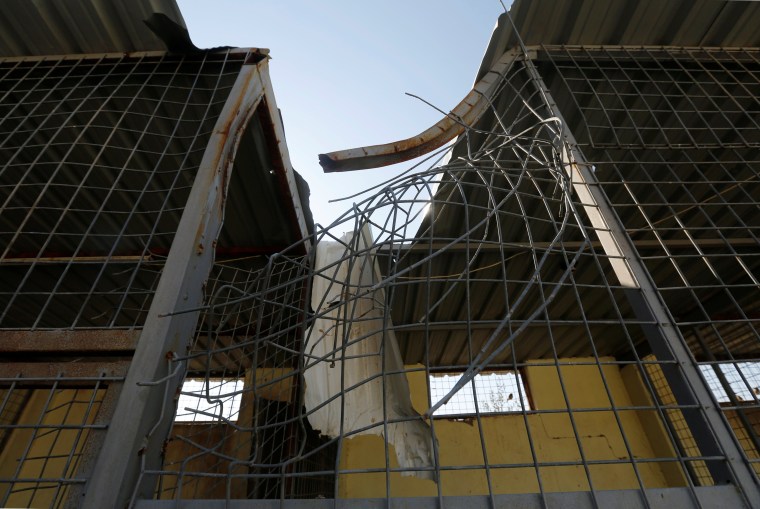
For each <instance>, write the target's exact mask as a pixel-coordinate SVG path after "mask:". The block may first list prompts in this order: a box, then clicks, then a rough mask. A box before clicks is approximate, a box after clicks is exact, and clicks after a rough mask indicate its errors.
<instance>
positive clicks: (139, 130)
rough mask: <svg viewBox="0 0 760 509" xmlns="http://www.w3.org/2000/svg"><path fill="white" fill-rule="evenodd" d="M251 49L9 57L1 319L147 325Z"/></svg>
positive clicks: (0, 213) (3, 114) (26, 325)
mask: <svg viewBox="0 0 760 509" xmlns="http://www.w3.org/2000/svg"><path fill="white" fill-rule="evenodd" d="M243 58H244V55H237V56H234V55H233V56H230V55H228V54H227V53H226V52H225V53H221V54H217V55H214V54H207V55H205V56H203V55H201V56H181V55H178V56H169V55H143V56H137V57H131V56H102V57H90V58H87V57H78V58H48V59H31V58H30V59H6V60H4V61H3V62H1V63H0V119H1V120H0V138H1V139H2V141H0V158H1V160H2V163H1V166H0V271H1V273H2V276H0V285H1V286H0V327H3V328H22V329H30V328H31V329H45V328H48V329H55V328H93V327H99V328H109V327H110V328H112V327H139V326H141V325H142V323H143V321H144V320H145V315H146V313H147V310H148V307H149V305H150V302H151V299H152V295H153V292H154V291H155V287H156V285H157V284H158V280H159V277H160V274H161V269H162V265H163V260H164V259H165V257H166V255H167V253H168V250H169V248H170V247H171V243H172V239H173V237H174V233H175V232H176V230H177V225H178V222H179V218H180V215H181V214H182V211H183V208H184V204H185V202H186V201H187V197H188V194H189V192H190V188H191V186H192V183H193V179H194V177H195V173H196V171H197V169H198V165H199V164H200V160H201V157H202V156H203V153H204V151H205V149H206V144H207V141H208V137H209V135H210V133H211V131H212V129H213V127H214V124H215V122H216V119H217V117H218V116H219V113H220V111H221V108H222V106H223V104H224V101H225V99H226V97H227V95H228V94H229V91H230V89H231V87H232V84H233V83H234V80H235V78H236V76H237V73H238V71H239V69H240V66H241V65H242V60H243Z"/></svg>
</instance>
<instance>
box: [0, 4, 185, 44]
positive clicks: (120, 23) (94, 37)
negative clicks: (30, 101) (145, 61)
mask: <svg viewBox="0 0 760 509" xmlns="http://www.w3.org/2000/svg"><path fill="white" fill-rule="evenodd" d="M153 13H163V14H165V15H166V16H168V17H169V18H170V19H171V20H173V21H175V22H176V23H178V24H179V25H181V26H183V27H184V26H185V22H184V20H183V19H182V14H181V13H180V10H179V7H178V6H177V3H176V2H175V0H130V1H128V2H124V1H120V0H69V1H65V2H61V1H55V0H3V1H2V2H0V56H27V55H66V54H81V53H112V52H129V51H154V50H156V51H165V50H166V45H165V44H164V43H163V41H162V40H161V39H160V38H158V37H156V35H155V34H153V32H152V31H151V30H150V29H149V28H148V27H147V25H146V24H145V22H144V20H145V19H147V18H148V17H149V16H150V15H151V14H153Z"/></svg>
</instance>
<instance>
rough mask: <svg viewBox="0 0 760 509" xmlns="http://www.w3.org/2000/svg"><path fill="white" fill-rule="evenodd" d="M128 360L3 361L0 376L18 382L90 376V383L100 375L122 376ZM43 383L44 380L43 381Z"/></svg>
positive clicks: (61, 380)
mask: <svg viewBox="0 0 760 509" xmlns="http://www.w3.org/2000/svg"><path fill="white" fill-rule="evenodd" d="M128 368H129V361H128V360H124V361H110V362H109V361H107V362H104V361H103V360H92V361H79V362H3V363H0V378H3V379H11V378H14V379H15V378H18V379H19V382H29V380H25V379H28V378H31V379H35V380H37V381H39V380H38V379H46V380H49V382H47V383H50V382H55V381H58V383H63V382H66V383H71V382H73V381H67V380H66V379H67V378H73V379H79V378H91V379H93V380H91V381H90V382H89V383H92V381H94V380H95V379H97V378H102V377H106V378H109V377H123V376H125V375H126V374H127V369H128ZM43 383H44V382H43Z"/></svg>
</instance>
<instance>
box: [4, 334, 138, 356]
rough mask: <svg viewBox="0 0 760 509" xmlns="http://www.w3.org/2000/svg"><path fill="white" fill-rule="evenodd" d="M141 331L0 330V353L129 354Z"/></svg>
mask: <svg viewBox="0 0 760 509" xmlns="http://www.w3.org/2000/svg"><path fill="white" fill-rule="evenodd" d="M139 337H140V330H138V329H134V330H125V329H109V330H102V329H98V330H94V329H87V330H41V331H29V330H0V353H10V352H16V353H21V352H26V353H32V352H132V351H134V349H135V346H136V345H137V340H138V338H139Z"/></svg>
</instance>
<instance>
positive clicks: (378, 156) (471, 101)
mask: <svg viewBox="0 0 760 509" xmlns="http://www.w3.org/2000/svg"><path fill="white" fill-rule="evenodd" d="M521 55H522V53H521V52H520V51H519V50H517V49H512V50H509V51H507V52H505V53H504V54H503V55H502V56H501V58H499V60H498V61H497V62H496V64H494V66H493V67H492V68H491V70H490V71H488V72H487V73H486V75H485V76H483V78H481V80H480V81H478V82H477V83H476V84H475V86H474V87H473V88H472V90H470V92H469V93H468V94H467V95H466V96H465V98H464V99H462V101H460V103H459V104H457V106H456V107H455V108H454V109H453V110H451V112H450V113H449V114H448V115H446V116H445V117H443V118H442V119H441V120H439V121H438V122H437V123H436V124H435V125H433V126H432V127H430V128H428V129H426V130H425V131H423V132H421V133H420V134H418V135H417V136H413V137H411V138H407V139H405V140H400V141H395V142H392V143H385V144H383V145H371V146H368V147H359V148H352V149H348V150H340V151H337V152H330V153H329V154H319V164H320V165H321V166H322V169H323V170H324V171H325V172H326V173H332V172H338V171H353V170H364V169H367V168H379V167H380V166H388V165H391V164H397V163H403V162H404V161H409V160H411V159H414V158H415V157H419V156H421V155H424V154H427V153H428V152H431V151H433V150H435V149H437V148H439V147H442V146H443V145H445V144H446V143H448V142H449V141H451V140H453V139H454V138H455V137H457V136H459V135H460V134H462V133H463V132H464V130H465V128H466V126H470V125H473V124H474V123H475V121H477V120H478V118H480V115H482V114H483V112H484V111H486V109H487V108H488V106H489V104H490V100H491V98H492V96H493V94H494V92H495V91H496V89H497V88H498V84H499V82H500V81H501V78H502V76H503V75H504V74H505V73H506V72H507V71H508V70H509V68H510V67H511V66H512V64H513V63H514V61H515V60H516V59H517V58H518V57H519V56H521Z"/></svg>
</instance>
